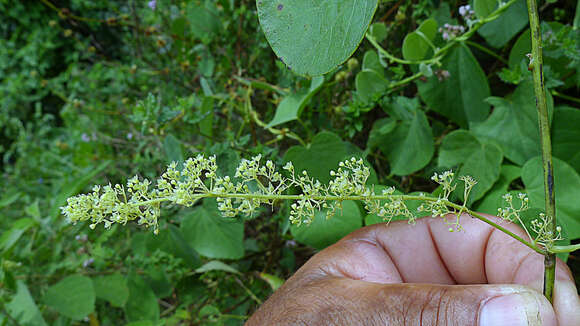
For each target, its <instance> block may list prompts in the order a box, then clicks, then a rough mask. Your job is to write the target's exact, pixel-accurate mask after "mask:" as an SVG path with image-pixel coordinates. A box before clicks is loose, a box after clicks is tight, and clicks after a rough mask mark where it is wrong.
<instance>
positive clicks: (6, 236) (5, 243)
mask: <svg viewBox="0 0 580 326" xmlns="http://www.w3.org/2000/svg"><path fill="white" fill-rule="evenodd" d="M35 224H36V222H35V221H34V220H33V219H31V218H21V219H19V220H17V221H16V222H14V224H12V227H11V228H10V229H9V230H7V231H4V232H3V233H2V236H0V251H1V252H6V251H8V250H10V248H12V246H14V244H16V241H18V239H20V237H21V236H22V235H23V234H24V232H26V231H28V229H30V228H31V227H33V226H34V225H35Z"/></svg>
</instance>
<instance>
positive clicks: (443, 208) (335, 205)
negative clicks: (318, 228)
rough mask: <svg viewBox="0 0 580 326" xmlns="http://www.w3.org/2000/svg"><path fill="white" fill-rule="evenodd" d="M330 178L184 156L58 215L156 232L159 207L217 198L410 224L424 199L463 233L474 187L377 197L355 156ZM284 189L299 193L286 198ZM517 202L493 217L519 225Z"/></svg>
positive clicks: (85, 197)
mask: <svg viewBox="0 0 580 326" xmlns="http://www.w3.org/2000/svg"><path fill="white" fill-rule="evenodd" d="M330 176H331V177H332V179H331V180H330V182H329V183H328V184H323V183H322V182H320V181H319V180H317V179H315V178H313V177H311V176H309V175H308V173H307V172H306V171H300V172H299V173H297V171H295V168H294V165H293V164H292V163H291V162H288V163H286V165H284V167H283V168H282V171H279V170H278V169H277V167H276V165H275V164H274V163H273V162H272V161H269V160H268V161H266V162H263V161H262V157H261V155H258V156H256V157H253V158H251V159H249V160H248V159H242V160H241V161H240V164H239V165H238V167H237V169H236V172H235V174H234V175H233V176H227V175H225V176H222V175H219V173H218V165H217V163H216V157H215V156H209V157H206V156H203V155H198V156H197V157H194V158H189V159H187V160H186V161H185V162H184V163H183V165H182V167H181V168H179V167H178V164H177V163H175V162H174V163H171V164H169V166H168V167H167V170H166V171H165V172H164V173H163V174H162V175H161V177H159V178H158V179H157V182H156V185H155V186H153V183H152V182H151V181H149V180H148V179H140V178H139V177H137V176H135V177H133V178H131V179H129V180H128V181H127V184H126V185H119V184H116V185H110V184H109V185H106V186H104V187H101V186H95V187H94V188H93V191H92V192H91V193H89V194H81V195H78V196H75V197H71V198H69V199H68V201H67V205H66V206H65V207H61V210H62V213H63V214H64V215H65V216H66V217H67V219H68V220H69V221H70V222H72V223H76V222H79V221H81V222H82V221H89V222H90V225H89V226H90V228H91V229H94V228H95V227H96V225H97V224H100V223H102V224H103V225H104V227H105V228H109V227H110V226H111V225H113V224H114V223H119V224H126V223H127V222H131V221H136V222H137V223H138V224H140V225H145V226H147V227H152V228H153V229H154V232H155V233H157V232H158V219H159V217H160V212H161V209H160V208H161V204H162V203H164V202H167V203H170V204H175V205H181V206H188V207H189V206H193V205H195V204H196V203H197V202H198V201H199V200H200V199H203V198H215V199H216V200H217V203H218V205H217V207H218V209H219V210H220V212H221V213H222V215H223V216H225V217H231V218H233V217H238V216H252V215H253V214H255V213H256V211H257V209H258V208H259V207H260V206H262V205H274V203H275V202H276V201H279V200H292V201H293V203H291V204H290V216H289V218H290V221H291V222H292V223H293V224H297V225H301V224H309V223H311V222H312V220H313V218H314V216H315V214H316V212H317V211H321V210H325V211H326V217H327V218H330V217H332V216H333V215H334V214H336V212H337V211H340V208H341V204H342V202H343V201H345V200H359V201H361V202H363V203H364V205H365V208H366V210H367V211H368V213H369V214H376V215H378V216H380V217H382V218H383V219H384V220H385V221H390V220H391V219H392V218H393V217H395V216H403V217H405V218H407V219H408V220H409V223H413V222H414V221H415V219H416V218H417V216H416V215H415V213H413V212H412V211H411V210H410V209H409V208H408V206H407V201H409V200H418V201H421V202H422V204H421V205H420V206H419V207H418V211H419V212H428V213H429V214H431V215H432V216H433V217H441V218H443V219H444V220H445V222H446V223H447V224H448V225H449V231H451V232H453V231H459V230H461V225H460V224H459V218H460V216H461V214H463V213H465V212H470V211H469V210H468V209H467V207H466V203H467V202H468V198H469V195H470V193H471V190H472V189H473V187H474V186H475V185H476V184H477V182H476V181H475V180H474V179H473V178H472V177H470V176H460V177H459V178H458V179H459V180H460V181H462V182H463V184H464V190H463V205H458V204H454V203H453V202H452V201H451V200H450V196H451V193H452V192H453V191H454V190H455V189H456V187H457V182H456V181H455V174H454V173H453V172H451V171H445V172H443V173H441V174H438V173H435V174H434V175H433V177H432V178H431V179H432V180H433V181H434V182H436V183H438V184H439V185H440V195H439V196H438V197H431V196H426V195H424V194H420V195H416V196H411V195H399V194H395V188H394V187H390V188H387V189H385V190H383V191H382V192H381V193H380V194H377V193H375V191H374V187H372V186H371V187H369V186H367V184H366V182H367V179H368V178H369V176H370V169H369V167H367V166H366V165H365V164H364V162H363V160H362V159H360V158H358V159H357V158H351V159H349V160H346V161H344V162H340V163H339V165H338V169H336V170H333V171H330ZM289 189H293V193H296V192H297V194H286V192H287V190H289ZM518 198H519V199H520V201H521V205H520V207H519V208H515V207H514V205H513V201H512V200H513V197H512V195H510V194H507V195H505V196H504V199H505V200H506V201H507V203H508V206H507V207H505V208H502V209H500V210H499V211H498V214H499V216H501V217H502V218H504V219H506V220H509V221H517V222H520V224H522V225H523V223H522V221H521V218H520V213H521V212H522V211H523V210H525V209H526V208H527V207H528V198H527V197H526V196H525V195H524V194H519V195H518ZM548 229H549V228H548V227H547V222H546V218H545V217H543V216H540V219H539V220H536V221H534V222H533V223H532V230H533V231H534V232H536V233H537V234H538V236H537V237H536V238H535V239H534V240H533V241H535V243H537V244H543V245H545V244H546V243H548V241H553V240H554V239H555V240H558V239H560V238H561V236H560V234H559V232H560V231H559V230H560V229H558V234H557V235H553V234H551V233H550V232H549V231H548ZM526 232H527V230H526ZM530 238H532V237H530Z"/></svg>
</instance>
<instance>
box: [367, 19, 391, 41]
mask: <svg viewBox="0 0 580 326" xmlns="http://www.w3.org/2000/svg"><path fill="white" fill-rule="evenodd" d="M369 34H370V35H371V36H372V37H373V38H374V39H375V40H376V41H377V42H382V41H384V40H385V39H386V38H387V35H388V31H387V25H385V23H382V22H376V23H373V24H371V26H370V27H369Z"/></svg>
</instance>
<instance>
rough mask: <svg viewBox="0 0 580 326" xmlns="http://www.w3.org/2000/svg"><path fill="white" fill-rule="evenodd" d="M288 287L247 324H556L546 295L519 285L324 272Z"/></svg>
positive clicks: (480, 325) (497, 325)
mask: <svg viewBox="0 0 580 326" xmlns="http://www.w3.org/2000/svg"><path fill="white" fill-rule="evenodd" d="M290 293H292V295H291V296H290V297H291V298H289V297H288V296H286V297H285V298H283V300H282V301H281V302H279V303H276V301H277V300H276V299H277V298H275V296H276V294H274V296H273V298H271V300H269V301H268V302H266V303H272V304H269V305H267V304H264V306H262V307H261V308H260V309H259V310H258V311H257V312H256V314H254V316H252V319H250V321H249V322H248V324H247V325H381V326H382V325H479V326H487V325H494V326H500V325H546V326H552V325H553V326H556V325H557V321H556V316H555V313H554V310H553V309H552V306H551V305H550V303H549V302H548V300H546V299H545V298H544V297H543V296H542V295H541V294H540V293H538V292H536V291H534V290H532V289H530V288H528V287H525V286H519V285H434V284H377V283H370V282H365V281H359V280H352V279H347V278H326V279H322V280H317V281H314V282H312V283H310V284H308V285H306V286H303V287H300V288H294V289H292V290H291V291H290ZM272 299H274V300H272Z"/></svg>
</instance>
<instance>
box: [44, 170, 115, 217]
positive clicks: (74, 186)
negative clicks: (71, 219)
mask: <svg viewBox="0 0 580 326" xmlns="http://www.w3.org/2000/svg"><path fill="white" fill-rule="evenodd" d="M109 164H111V161H105V162H103V163H101V164H99V165H98V166H96V167H94V166H91V167H87V168H86V169H83V170H82V172H81V173H80V175H76V176H71V178H70V182H65V183H64V187H63V188H62V189H61V190H60V191H59V193H58V195H57V196H56V198H55V200H54V202H53V204H52V206H51V208H50V217H51V219H56V218H57V217H58V216H59V214H60V207H61V206H63V205H65V204H66V200H67V198H69V197H72V196H73V195H76V194H77V193H79V192H80V191H81V190H82V189H83V188H84V187H86V186H87V185H88V184H89V182H91V180H92V179H93V178H94V177H95V176H96V175H97V174H99V173H101V172H102V171H103V170H105V169H106V168H107V167H108V166H109Z"/></svg>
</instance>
